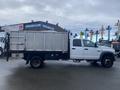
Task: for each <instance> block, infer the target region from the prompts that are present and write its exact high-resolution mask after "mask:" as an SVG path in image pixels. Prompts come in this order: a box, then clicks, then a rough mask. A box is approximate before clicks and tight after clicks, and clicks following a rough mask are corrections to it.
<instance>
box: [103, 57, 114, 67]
mask: <svg viewBox="0 0 120 90" xmlns="http://www.w3.org/2000/svg"><path fill="white" fill-rule="evenodd" d="M113 63H114V61H113V57H111V56H104V57H103V59H102V61H101V65H102V66H103V67H105V68H111V67H112V66H113Z"/></svg>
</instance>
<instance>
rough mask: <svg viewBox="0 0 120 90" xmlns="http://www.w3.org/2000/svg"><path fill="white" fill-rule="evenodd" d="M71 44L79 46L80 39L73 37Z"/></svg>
mask: <svg viewBox="0 0 120 90" xmlns="http://www.w3.org/2000/svg"><path fill="white" fill-rule="evenodd" d="M73 46H74V47H80V46H82V45H81V40H80V39H74V40H73Z"/></svg>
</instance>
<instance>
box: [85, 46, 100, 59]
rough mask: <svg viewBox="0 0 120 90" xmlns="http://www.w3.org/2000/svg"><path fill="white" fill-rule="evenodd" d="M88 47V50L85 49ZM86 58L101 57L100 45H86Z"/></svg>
mask: <svg viewBox="0 0 120 90" xmlns="http://www.w3.org/2000/svg"><path fill="white" fill-rule="evenodd" d="M85 49H88V50H85ZM83 52H84V59H90V60H91V59H93V60H95V59H99V57H100V54H101V49H100V48H98V47H84V51H83Z"/></svg>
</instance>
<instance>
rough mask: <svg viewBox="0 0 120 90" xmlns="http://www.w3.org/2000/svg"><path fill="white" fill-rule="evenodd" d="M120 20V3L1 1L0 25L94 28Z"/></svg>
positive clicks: (94, 0) (92, 0)
mask: <svg viewBox="0 0 120 90" xmlns="http://www.w3.org/2000/svg"><path fill="white" fill-rule="evenodd" d="M118 19H120V0H0V25H9V24H16V23H24V22H30V21H31V20H34V21H49V22H50V23H54V24H56V23H59V25H61V26H62V27H64V28H67V29H76V30H79V28H85V27H90V28H96V27H101V25H105V26H107V25H112V26H114V24H115V23H116V22H117V20H118Z"/></svg>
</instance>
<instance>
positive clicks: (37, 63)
mask: <svg viewBox="0 0 120 90" xmlns="http://www.w3.org/2000/svg"><path fill="white" fill-rule="evenodd" d="M40 64H41V62H40V60H33V61H32V65H33V66H34V67H39V66H40Z"/></svg>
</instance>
